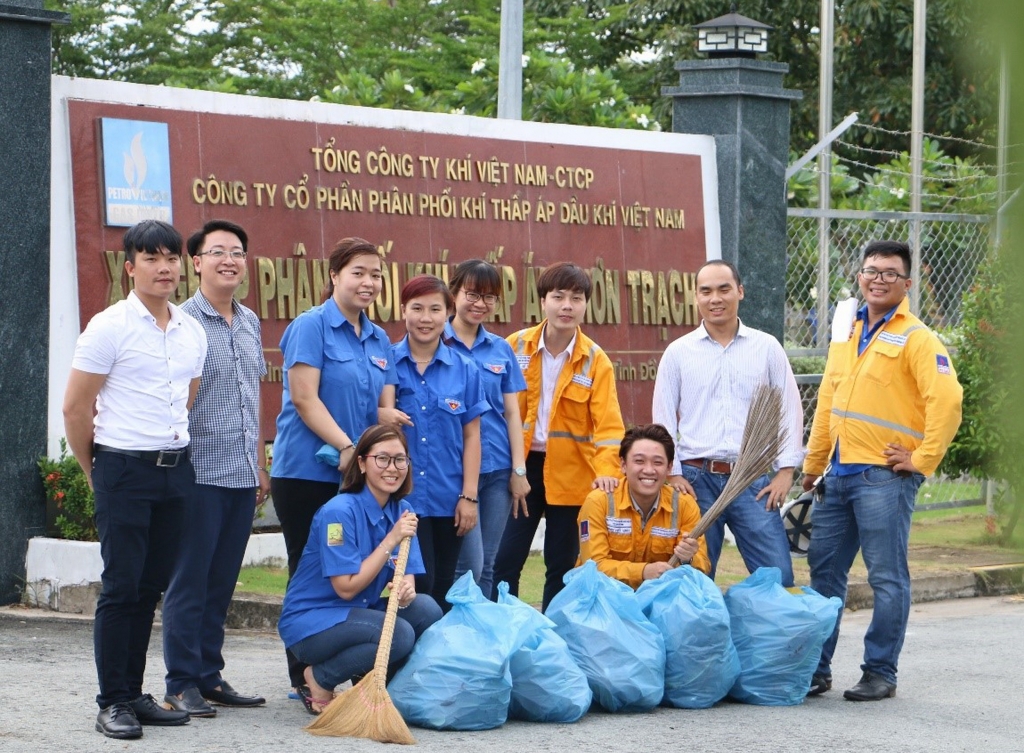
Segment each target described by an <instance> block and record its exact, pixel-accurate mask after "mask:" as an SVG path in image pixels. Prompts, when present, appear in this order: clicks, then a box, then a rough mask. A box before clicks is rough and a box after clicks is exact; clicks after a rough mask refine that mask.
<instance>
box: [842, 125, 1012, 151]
mask: <svg viewBox="0 0 1024 753" xmlns="http://www.w3.org/2000/svg"><path fill="white" fill-rule="evenodd" d="M853 125H854V127H856V128H864V129H866V130H868V131H877V132H878V133H887V134H889V135H890V136H910V135H912V133H913V131H896V130H892V129H889V128H882V127H881V126H876V125H871V124H869V123H860V122H857V123H854V124H853ZM922 135H923V136H927V137H928V138H931V139H937V140H940V141H955V142H957V143H960V144H968V145H970V146H977V147H981V148H983V149H999V147H998V146H996V145H994V144H986V143H985V142H984V141H974V140H973V139H962V138H959V137H957V136H941V135H939V134H937V133H928V132H927V131H926V132H924V133H923V134H922ZM1018 146H1020V144H1007V145H1006V148H1007V149H1013V148H1016V147H1018Z"/></svg>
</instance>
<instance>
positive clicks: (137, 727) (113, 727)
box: [96, 701, 142, 740]
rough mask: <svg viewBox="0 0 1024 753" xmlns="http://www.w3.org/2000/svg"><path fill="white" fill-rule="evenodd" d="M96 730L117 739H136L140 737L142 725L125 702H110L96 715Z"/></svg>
mask: <svg viewBox="0 0 1024 753" xmlns="http://www.w3.org/2000/svg"><path fill="white" fill-rule="evenodd" d="M96 731H97V732H102V733H103V734H104V735H106V736H107V737H113V738H115V739H117V740H137V739H138V738H140V737H142V725H141V724H139V720H138V719H136V718H135V712H134V711H132V707H131V706H130V705H128V703H127V702H125V701H121V703H112V704H111V705H109V706H107V707H106V708H105V709H101V710H100V713H99V714H97V716H96Z"/></svg>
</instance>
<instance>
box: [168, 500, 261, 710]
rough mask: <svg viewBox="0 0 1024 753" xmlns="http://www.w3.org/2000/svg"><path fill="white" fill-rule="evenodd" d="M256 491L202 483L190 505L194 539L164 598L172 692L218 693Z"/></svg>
mask: <svg viewBox="0 0 1024 753" xmlns="http://www.w3.org/2000/svg"><path fill="white" fill-rule="evenodd" d="M255 509H256V489H254V488H253V489H229V488H226V487H223V486H210V485H208V484H196V485H195V493H194V494H192V495H191V496H190V497H189V499H188V500H186V502H185V519H186V520H187V521H188V535H187V536H184V537H183V538H182V542H181V552H180V554H179V556H178V561H177V563H176V564H175V566H174V572H173V574H172V575H171V583H170V585H169V586H168V587H167V593H165V594H164V607H163V626H164V629H163V634H164V664H166V665H167V678H166V682H167V692H168V693H169V694H171V695H177V694H178V693H181V692H182V691H184V690H186V689H187V688H190V687H193V688H198V689H199V690H201V691H206V690H213V689H214V688H216V687H218V686H219V685H220V684H221V679H222V678H221V676H220V671H221V670H222V669H223V668H224V656H223V655H222V653H221V650H222V649H223V648H224V621H225V619H226V618H227V614H228V607H229V606H230V605H231V595H232V594H233V593H234V592H235V584H236V583H237V581H238V572H239V569H240V568H241V566H242V558H243V557H244V556H245V546H246V544H248V543H249V533H250V532H251V531H252V517H253V512H254V511H255Z"/></svg>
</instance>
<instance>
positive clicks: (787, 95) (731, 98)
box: [662, 58, 803, 342]
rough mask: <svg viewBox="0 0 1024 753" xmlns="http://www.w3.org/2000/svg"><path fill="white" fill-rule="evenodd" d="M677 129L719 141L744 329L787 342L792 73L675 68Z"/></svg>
mask: <svg viewBox="0 0 1024 753" xmlns="http://www.w3.org/2000/svg"><path fill="white" fill-rule="evenodd" d="M675 67H676V70H677V71H679V86H673V87H664V88H663V89H662V94H664V95H665V96H668V97H672V98H673V99H674V100H675V102H674V103H673V107H672V130H673V132H675V133H699V134H707V135H709V136H714V137H715V146H716V149H717V153H718V206H719V212H720V216H721V225H722V258H723V259H725V260H726V261H731V262H733V263H734V264H736V266H737V267H738V268H739V270H740V275H741V276H742V277H743V287H744V292H745V298H744V300H743V302H742V303H741V304H740V316H741V317H742V319H743V323H744V324H747V325H749V326H752V327H755V328H757V329H760V330H764V331H765V332H770V333H771V334H773V335H774V336H775V337H776V338H778V339H779V341H780V342H782V337H783V323H784V319H785V305H786V180H785V173H786V165H787V164H788V162H789V106H790V102H791V101H793V100H796V99H800V98H801V97H802V96H803V95H802V94H801V93H800V92H798V91H794V90H791V89H784V88H783V87H782V77H783V75H785V73H786V71H788V70H789V66H787V65H784V64H782V63H769V62H765V61H761V60H751V59H745V58H713V59H708V60H686V61H682V62H678V63H676V66H675Z"/></svg>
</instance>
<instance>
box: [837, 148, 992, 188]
mask: <svg viewBox="0 0 1024 753" xmlns="http://www.w3.org/2000/svg"><path fill="white" fill-rule="evenodd" d="M836 159H837V160H839V162H841V163H845V164H850V165H856V166H857V167H865V168H867V169H868V170H871V171H872V172H878V173H889V174H890V175H899V176H901V177H905V178H912V177H913V174H912V173H908V172H906V171H904V170H893V169H892V168H888V167H879V166H878V165H869V164H868V163H867V162H858V161H857V160H855V159H850V158H849V157H843V156H842V155H839V154H837V155H836ZM950 167H952V165H950ZM979 180H995V176H992V175H989V174H988V173H982V174H981V175H963V176H960V177H953V178H950V177H940V176H936V175H922V176H921V181H922V182H924V181H928V182H929V183H968V182H971V181H979Z"/></svg>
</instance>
